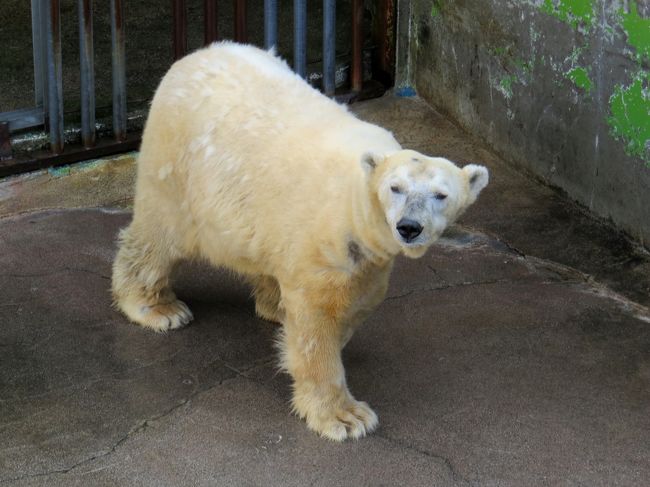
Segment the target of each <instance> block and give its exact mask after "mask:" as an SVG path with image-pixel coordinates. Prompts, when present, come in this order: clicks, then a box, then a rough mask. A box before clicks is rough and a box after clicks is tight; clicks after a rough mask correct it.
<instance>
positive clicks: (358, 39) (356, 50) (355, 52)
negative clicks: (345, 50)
mask: <svg viewBox="0 0 650 487" xmlns="http://www.w3.org/2000/svg"><path fill="white" fill-rule="evenodd" d="M362 52H363V0H352V73H351V78H352V82H351V88H352V91H354V92H356V93H358V92H360V91H361V88H362V86H363V59H362Z"/></svg>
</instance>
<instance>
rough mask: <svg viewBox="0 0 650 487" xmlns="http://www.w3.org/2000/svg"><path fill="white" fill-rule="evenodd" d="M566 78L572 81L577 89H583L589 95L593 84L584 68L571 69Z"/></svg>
mask: <svg viewBox="0 0 650 487" xmlns="http://www.w3.org/2000/svg"><path fill="white" fill-rule="evenodd" d="M566 77H567V78H569V79H570V80H571V81H573V84H575V85H576V86H577V87H578V88H581V89H583V90H584V91H585V92H586V93H589V92H590V91H591V87H592V86H593V83H592V82H591V78H589V73H587V70H586V69H585V68H580V67H577V68H573V69H571V70H570V71H568V72H567V73H566Z"/></svg>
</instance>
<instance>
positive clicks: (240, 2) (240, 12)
mask: <svg viewBox="0 0 650 487" xmlns="http://www.w3.org/2000/svg"><path fill="white" fill-rule="evenodd" d="M235 41H237V42H242V43H245V42H247V41H248V32H247V30H246V0H235Z"/></svg>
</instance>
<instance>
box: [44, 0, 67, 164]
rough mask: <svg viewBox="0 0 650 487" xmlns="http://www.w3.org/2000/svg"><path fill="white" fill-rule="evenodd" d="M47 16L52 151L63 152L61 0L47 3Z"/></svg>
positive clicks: (49, 112) (52, 0)
mask: <svg viewBox="0 0 650 487" xmlns="http://www.w3.org/2000/svg"><path fill="white" fill-rule="evenodd" d="M45 5H46V8H45V9H44V10H45V13H46V15H47V19H48V22H47V29H46V36H47V78H48V83H47V85H48V87H47V88H48V123H49V126H50V150H51V151H52V152H53V153H55V154H60V153H61V152H63V140H64V139H63V71H62V59H61V8H60V7H61V6H60V2H59V0H50V1H49V2H46V3H45Z"/></svg>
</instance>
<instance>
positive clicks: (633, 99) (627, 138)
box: [398, 0, 650, 248]
mask: <svg viewBox="0 0 650 487" xmlns="http://www.w3.org/2000/svg"><path fill="white" fill-rule="evenodd" d="M400 8H401V9H402V12H401V14H402V20H401V22H400V34H401V37H402V39H401V44H400V46H401V53H402V55H401V56H398V61H399V63H401V67H400V72H401V80H400V81H399V83H401V84H407V85H410V86H412V87H414V88H415V90H416V91H417V93H418V95H419V96H421V97H422V98H424V99H425V100H427V102H429V103H431V104H432V105H433V106H435V107H437V108H438V109H440V110H442V111H443V112H445V113H447V114H448V115H449V116H451V117H452V118H453V119H454V120H456V121H457V123H459V124H460V125H461V126H463V127H465V128H466V129H467V130H469V131H470V132H472V133H473V134H475V135H477V136H480V137H481V138H483V139H484V140H485V141H487V143H488V144H489V145H490V146H491V147H492V148H493V149H494V150H495V151H497V152H498V153H499V154H501V155H502V156H503V157H505V158H506V159H508V160H510V161H511V162H513V163H516V164H518V165H520V166H521V167H524V168H527V169H529V170H531V171H532V172H534V173H535V174H536V175H537V176H538V177H540V178H543V179H544V180H545V181H548V182H549V183H551V184H552V185H555V186H557V187H559V188H562V189H563V190H564V191H566V192H567V193H568V194H569V195H570V196H571V197H572V198H573V199H575V200H576V201H579V202H580V203H581V204H582V205H584V206H587V207H588V208H589V209H590V210H591V211H593V212H594V213H596V214H598V215H601V216H603V217H605V218H610V219H611V220H612V221H613V222H614V223H615V224H616V225H617V226H619V228H622V229H624V230H625V231H627V232H628V233H629V234H630V235H632V236H633V237H634V238H635V239H636V240H637V241H639V242H642V243H643V244H644V245H645V246H646V247H647V248H650V217H649V216H648V208H649V207H650V191H648V188H649V187H650V117H648V111H649V110H650V98H648V96H647V89H648V82H649V80H650V71H649V70H648V69H649V66H650V44H649V43H650V37H649V36H648V32H650V20H649V16H650V3H649V2H647V1H634V0H630V1H622V0H614V1H611V0H546V1H541V0H535V1H531V0H526V1H521V0H517V1H512V0H506V1H502V0H488V1H486V0H463V1H455V2H447V1H441V0H418V1H415V2H401V7H400ZM644 90H645V91H644Z"/></svg>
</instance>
